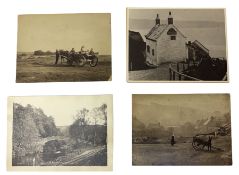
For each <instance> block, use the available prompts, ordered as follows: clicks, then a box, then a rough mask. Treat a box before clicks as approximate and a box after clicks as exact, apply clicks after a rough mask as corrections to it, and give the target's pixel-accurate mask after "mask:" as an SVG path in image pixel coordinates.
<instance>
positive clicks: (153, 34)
mask: <svg viewBox="0 0 239 175" xmlns="http://www.w3.org/2000/svg"><path fill="white" fill-rule="evenodd" d="M167 27H168V25H167V24H160V25H159V24H157V25H155V26H154V27H153V28H152V29H151V30H150V31H149V33H148V34H147V35H145V37H146V38H147V39H150V40H155V41H156V39H157V38H158V37H159V36H160V35H161V34H162V33H163V31H164V30H165V29H166V28H167Z"/></svg>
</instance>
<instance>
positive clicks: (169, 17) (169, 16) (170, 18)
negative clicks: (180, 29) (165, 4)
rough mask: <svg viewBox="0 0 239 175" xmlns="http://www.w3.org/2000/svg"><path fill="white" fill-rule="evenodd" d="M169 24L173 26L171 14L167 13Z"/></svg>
mask: <svg viewBox="0 0 239 175" xmlns="http://www.w3.org/2000/svg"><path fill="white" fill-rule="evenodd" d="M169 24H173V17H172V13H171V12H169V15H168V25H169Z"/></svg>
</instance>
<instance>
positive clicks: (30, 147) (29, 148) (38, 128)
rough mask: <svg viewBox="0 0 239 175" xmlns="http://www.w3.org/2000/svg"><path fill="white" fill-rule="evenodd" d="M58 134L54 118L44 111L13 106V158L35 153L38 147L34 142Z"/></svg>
mask: <svg viewBox="0 0 239 175" xmlns="http://www.w3.org/2000/svg"><path fill="white" fill-rule="evenodd" d="M58 134H59V130H58V129H57V128H56V125H55V123H54V119H53V117H51V116H47V115H46V114H45V113H44V112H43V111H42V109H40V108H35V107H32V106H31V105H27V106H26V107H24V106H22V105H20V104H17V103H14V104H13V136H12V137H13V139H12V140H13V156H14V155H25V154H26V153H27V152H33V151H34V150H37V147H38V145H37V144H34V142H38V141H40V140H41V139H43V138H47V137H51V136H56V135H58Z"/></svg>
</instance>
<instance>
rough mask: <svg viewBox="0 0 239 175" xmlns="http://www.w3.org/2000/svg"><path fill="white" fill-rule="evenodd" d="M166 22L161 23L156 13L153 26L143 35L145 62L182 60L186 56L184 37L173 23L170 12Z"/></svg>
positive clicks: (158, 62)
mask: <svg viewBox="0 0 239 175" xmlns="http://www.w3.org/2000/svg"><path fill="white" fill-rule="evenodd" d="M167 22H168V23H167V24H161V23H160V18H159V15H158V14H157V17H156V19H155V25H154V27H153V28H152V29H151V30H150V31H149V33H148V34H147V35H145V38H146V62H148V63H150V64H153V65H159V64H161V63H164V62H173V61H183V60H185V59H187V57H188V49H187V46H186V42H187V41H186V37H185V36H184V35H183V34H182V32H180V30H179V29H178V28H177V27H176V26H175V25H174V24H173V17H172V14H171V12H169V16H168V20H167Z"/></svg>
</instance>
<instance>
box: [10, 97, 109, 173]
mask: <svg viewBox="0 0 239 175" xmlns="http://www.w3.org/2000/svg"><path fill="white" fill-rule="evenodd" d="M112 154H113V153H112V95H95V96H27V97H9V98H8V156H7V168H8V170H10V171H11V170H13V171H64V170H67V171H81V170H82V171H110V170H112Z"/></svg>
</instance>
